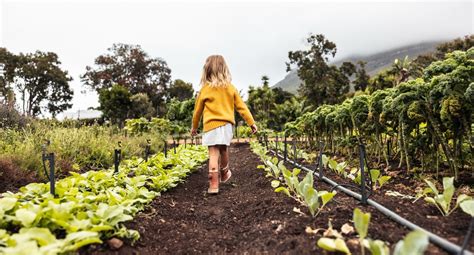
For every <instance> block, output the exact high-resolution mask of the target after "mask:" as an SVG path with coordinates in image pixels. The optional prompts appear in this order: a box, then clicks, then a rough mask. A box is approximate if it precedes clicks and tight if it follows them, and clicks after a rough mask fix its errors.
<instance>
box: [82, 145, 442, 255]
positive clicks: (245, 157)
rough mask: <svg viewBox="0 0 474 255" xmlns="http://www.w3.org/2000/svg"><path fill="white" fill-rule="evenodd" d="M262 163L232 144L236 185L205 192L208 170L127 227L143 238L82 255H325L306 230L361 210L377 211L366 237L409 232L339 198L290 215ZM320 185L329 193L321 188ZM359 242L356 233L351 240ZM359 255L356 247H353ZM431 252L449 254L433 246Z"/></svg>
mask: <svg viewBox="0 0 474 255" xmlns="http://www.w3.org/2000/svg"><path fill="white" fill-rule="evenodd" d="M259 164H261V162H260V160H259V159H258V158H257V156H255V155H254V154H253V153H251V152H250V149H249V146H248V145H243V144H239V145H234V146H232V147H231V169H232V170H233V180H232V182H231V183H230V184H224V185H222V186H221V193H220V194H219V195H217V196H209V195H207V194H206V188H207V171H205V170H206V169H207V165H205V166H203V167H202V168H201V169H200V170H199V171H198V172H197V173H195V174H193V175H191V176H190V177H189V178H188V179H187V181H186V182H185V183H183V184H180V185H179V186H178V187H177V188H175V189H173V190H170V191H169V192H165V193H163V194H162V196H160V197H158V198H157V199H155V200H154V201H153V202H152V204H151V205H150V206H148V209H147V210H146V211H144V212H143V213H140V214H139V215H137V217H136V218H135V219H134V220H133V221H132V222H130V223H128V224H127V226H128V227H130V228H132V229H136V230H138V231H139V232H140V234H141V238H140V240H139V241H138V242H137V243H135V245H133V246H132V245H130V244H129V243H127V242H126V243H125V245H124V246H123V247H122V248H121V249H119V250H118V251H112V250H110V248H109V247H107V245H102V246H91V247H89V248H88V249H87V250H85V251H82V253H84V254H102V253H107V254H196V253H218V254H221V253H225V252H227V253H237V254H242V253H249V254H256V253H258V254H262V253H263V254H322V253H323V252H322V251H321V250H319V249H318V248H317V247H316V241H317V240H318V239H319V237H321V234H322V233H321V232H320V233H319V234H318V235H309V234H307V233H305V228H306V227H307V226H310V227H312V228H313V229H316V228H327V223H328V220H329V219H331V221H332V224H333V227H334V228H335V229H338V228H340V227H341V226H342V225H343V224H344V223H347V222H350V220H351V218H352V211H353V209H354V208H355V207H359V208H361V209H362V210H364V211H369V212H371V213H372V222H371V225H370V227H369V235H370V236H371V237H372V238H375V239H382V240H385V241H387V242H389V243H390V245H391V246H392V248H393V245H394V244H395V242H396V241H398V240H400V239H401V238H402V237H403V236H404V235H405V234H406V233H407V232H408V230H406V229H405V228H403V227H401V226H400V225H398V224H396V223H394V222H393V221H391V220H389V219H387V218H386V217H385V216H383V215H382V214H380V213H378V212H377V211H375V210H373V209H372V208H370V207H363V206H361V205H360V204H358V203H357V202H356V201H355V200H354V199H352V198H350V197H347V196H345V195H343V194H338V195H337V196H336V199H335V200H334V201H333V202H331V203H329V204H328V206H327V208H326V209H324V211H323V212H322V213H321V214H320V215H319V216H318V217H317V218H312V217H311V216H309V215H308V214H307V211H306V209H305V208H301V210H302V211H303V212H304V213H306V214H304V215H303V214H298V213H295V212H293V208H294V207H299V205H298V204H297V203H296V202H295V201H294V200H292V199H290V198H288V197H286V196H284V195H283V194H279V193H275V192H273V189H272V188H271V186H270V181H269V179H268V178H266V177H264V176H263V175H264V174H263V171H262V170H258V169H257V168H256V166H257V165H259ZM317 187H319V188H323V189H329V187H327V186H325V185H324V184H319V183H318V184H317ZM354 238H355V235H354ZM348 245H349V247H350V248H351V250H352V251H354V252H355V254H357V253H358V246H357V244H354V243H351V242H349V243H348ZM427 254H445V253H444V252H443V251H440V250H439V249H438V248H436V247H434V246H432V245H430V252H429V253H427Z"/></svg>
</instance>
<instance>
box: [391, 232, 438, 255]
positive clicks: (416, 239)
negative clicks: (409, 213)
mask: <svg viewBox="0 0 474 255" xmlns="http://www.w3.org/2000/svg"><path fill="white" fill-rule="evenodd" d="M428 244H429V240H428V235H427V234H425V233H423V232H421V231H412V232H410V233H408V235H406V236H405V238H403V240H400V241H398V243H397V244H396V245H395V250H394V252H393V254H394V255H423V254H424V252H425V250H426V248H428Z"/></svg>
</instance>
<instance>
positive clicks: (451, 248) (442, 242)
mask: <svg viewBox="0 0 474 255" xmlns="http://www.w3.org/2000/svg"><path fill="white" fill-rule="evenodd" d="M269 151H270V152H272V153H274V154H275V155H277V156H278V157H279V158H283V156H281V155H280V154H278V153H277V152H275V151H274V150H269ZM287 161H288V162H289V163H291V164H293V165H294V166H296V167H298V168H300V169H303V170H305V171H307V172H312V173H313V174H314V175H315V176H316V177H318V178H319V174H318V173H316V172H315V171H312V170H311V169H309V168H307V167H305V166H303V165H300V164H298V163H297V162H296V161H293V160H291V159H287ZM322 180H323V181H324V182H326V183H328V184H330V185H332V186H333V187H334V188H336V189H339V190H340V191H342V192H344V193H345V194H347V195H349V196H351V197H353V198H355V199H357V200H359V201H360V200H361V199H362V195H361V194H359V193H357V192H354V191H352V190H350V189H347V188H345V187H343V186H341V185H340V184H338V183H337V182H335V181H333V180H331V179H329V178H327V177H325V176H323V177H322ZM367 204H368V205H371V206H373V207H374V208H375V209H377V210H378V211H380V212H381V213H383V214H384V215H385V216H387V217H389V218H391V219H392V220H394V221H396V222H398V223H400V224H402V225H403V226H405V227H407V228H409V229H411V230H420V231H422V232H424V233H426V234H427V235H428V238H429V239H430V241H431V242H432V243H434V244H436V245H437V246H439V247H441V248H442V249H444V250H446V251H448V252H449V253H451V254H461V255H473V253H472V252H470V251H467V250H464V251H462V248H461V247H460V246H458V245H456V244H453V243H452V242H450V241H448V240H446V239H444V238H442V237H440V236H438V235H436V234H434V233H431V232H430V231H428V230H426V229H424V228H422V227H420V226H418V225H416V224H414V223H413V222H411V221H409V220H407V219H405V218H403V217H401V216H400V215H398V214H396V213H395V212H393V211H391V210H390V209H388V208H387V207H385V206H383V205H381V204H379V203H377V202H375V201H374V200H372V199H367ZM461 252H462V253H461Z"/></svg>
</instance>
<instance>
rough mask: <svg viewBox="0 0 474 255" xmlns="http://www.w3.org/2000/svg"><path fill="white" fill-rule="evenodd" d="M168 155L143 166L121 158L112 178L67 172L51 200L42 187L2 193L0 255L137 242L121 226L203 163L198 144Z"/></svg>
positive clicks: (110, 172) (104, 173)
mask: <svg viewBox="0 0 474 255" xmlns="http://www.w3.org/2000/svg"><path fill="white" fill-rule="evenodd" d="M168 155H169V156H168V157H164V155H163V154H161V153H160V154H157V155H155V156H153V157H151V158H150V159H149V161H148V162H142V159H132V160H126V161H124V163H123V164H122V165H121V167H120V172H119V173H118V174H114V171H113V170H112V169H108V170H103V171H89V172H86V173H83V174H78V173H71V176H68V177H66V178H64V179H61V180H59V181H57V183H56V193H57V196H56V197H53V196H52V195H51V194H50V193H49V184H47V183H31V184H29V185H27V186H24V187H22V188H20V191H19V192H18V193H11V192H7V193H4V194H3V195H2V196H3V197H2V198H0V254H18V253H20V251H21V252H22V253H23V254H58V253H68V252H72V251H74V250H77V249H78V248H80V247H82V246H84V245H88V244H91V243H101V242H102V241H101V240H102V239H108V238H110V237H113V236H117V237H122V238H128V239H131V240H132V241H134V240H137V239H138V238H139V236H140V235H139V233H138V232H137V231H135V230H130V229H127V228H125V227H124V226H123V223H124V222H126V221H130V220H132V219H133V216H134V215H135V214H136V213H138V212H139V211H141V210H143V209H144V207H145V206H146V205H147V204H148V203H149V202H150V201H151V200H152V199H153V198H155V197H156V196H158V195H159V192H162V191H165V190H167V189H169V188H172V187H174V186H176V185H177V184H178V183H180V182H181V181H183V179H184V178H185V177H186V176H187V175H188V174H189V173H191V172H192V170H193V169H195V168H196V167H197V166H198V165H200V164H202V163H203V162H204V161H205V160H206V159H207V151H206V148H205V147H202V146H187V148H184V147H183V146H179V147H178V148H177V150H176V153H173V152H170V153H169V154H168ZM139 162H141V163H139ZM16 231H17V232H16ZM59 236H61V238H59Z"/></svg>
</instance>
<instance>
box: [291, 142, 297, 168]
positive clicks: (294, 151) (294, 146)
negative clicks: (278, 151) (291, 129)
mask: <svg viewBox="0 0 474 255" xmlns="http://www.w3.org/2000/svg"><path fill="white" fill-rule="evenodd" d="M292 143H293V161H294V164H293V165H295V164H296V161H297V160H298V154H297V151H296V140H295V138H294V137H293V139H292Z"/></svg>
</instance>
